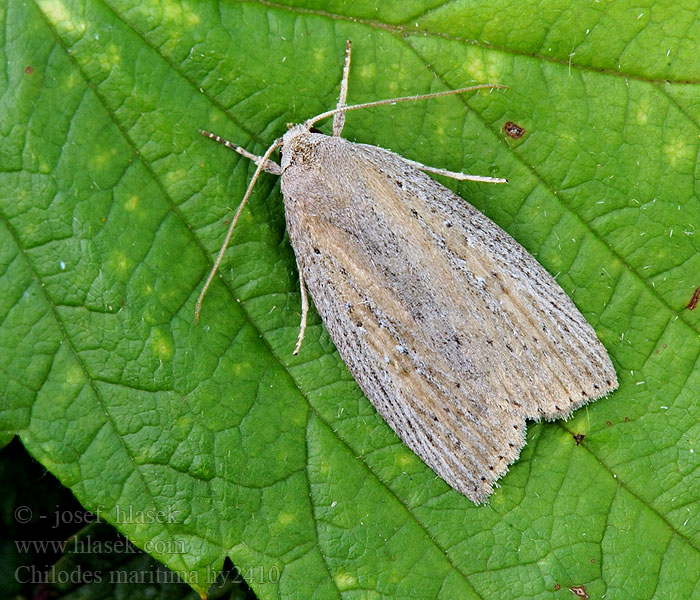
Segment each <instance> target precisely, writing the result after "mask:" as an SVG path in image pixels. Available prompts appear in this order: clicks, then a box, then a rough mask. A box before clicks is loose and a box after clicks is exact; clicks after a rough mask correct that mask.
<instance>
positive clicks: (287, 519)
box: [278, 512, 297, 527]
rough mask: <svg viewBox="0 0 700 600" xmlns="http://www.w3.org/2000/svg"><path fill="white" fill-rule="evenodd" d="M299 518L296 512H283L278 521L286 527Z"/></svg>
mask: <svg viewBox="0 0 700 600" xmlns="http://www.w3.org/2000/svg"><path fill="white" fill-rule="evenodd" d="M296 520H297V518H296V515H295V514H294V513H289V512H283V513H281V514H280V516H279V518H278V521H279V523H280V525H283V526H284V527H288V526H289V525H291V524H292V523H294V522H295V521H296Z"/></svg>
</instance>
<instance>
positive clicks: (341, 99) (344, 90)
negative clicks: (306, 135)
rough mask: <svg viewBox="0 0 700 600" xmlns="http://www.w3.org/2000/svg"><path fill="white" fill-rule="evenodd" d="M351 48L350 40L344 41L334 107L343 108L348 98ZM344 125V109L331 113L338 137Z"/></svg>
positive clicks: (335, 133) (334, 130)
mask: <svg viewBox="0 0 700 600" xmlns="http://www.w3.org/2000/svg"><path fill="white" fill-rule="evenodd" d="M351 50H352V43H351V42H350V40H348V41H347V42H345V64H344V65H343V78H342V79H341V80H340V94H339V95H338V104H336V105H335V107H336V108H343V107H345V106H347V104H346V102H347V100H348V77H349V76H350V54H351ZM344 125H345V111H344V110H343V111H340V112H337V113H335V114H334V115H333V135H334V136H335V137H338V136H339V135H340V134H341V133H342V132H343V126H344Z"/></svg>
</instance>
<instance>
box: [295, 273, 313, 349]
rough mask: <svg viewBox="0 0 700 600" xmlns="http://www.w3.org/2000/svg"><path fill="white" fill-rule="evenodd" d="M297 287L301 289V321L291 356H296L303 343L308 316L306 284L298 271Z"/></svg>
mask: <svg viewBox="0 0 700 600" xmlns="http://www.w3.org/2000/svg"><path fill="white" fill-rule="evenodd" d="M299 287H300V288H301V321H300V322H299V336H298V337H297V345H296V346H294V352H292V354H293V355H294V356H296V355H297V354H299V350H300V349H301V343H302V342H303V341H304V333H305V332H306V318H307V317H308V316H309V297H308V296H307V295H306V283H304V276H303V275H302V274H301V271H299Z"/></svg>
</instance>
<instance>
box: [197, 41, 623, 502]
mask: <svg viewBox="0 0 700 600" xmlns="http://www.w3.org/2000/svg"><path fill="white" fill-rule="evenodd" d="M349 69H350V44H349V42H348V46H347V50H346V56H345V66H344V69H343V77H342V80H341V86H340V97H339V100H338V104H337V106H336V108H335V109H333V110H330V111H327V112H325V113H322V114H320V115H317V116H315V117H313V118H311V119H309V120H307V121H306V122H304V123H302V124H299V125H295V126H292V127H291V128H290V129H289V130H288V131H287V132H286V133H285V134H284V135H283V137H281V138H279V139H277V140H275V142H274V143H273V144H272V145H271V146H270V147H269V148H268V149H267V151H266V152H265V153H264V155H263V156H256V155H254V154H251V153H250V152H248V151H247V150H245V149H243V148H241V147H240V146H237V145H236V144H233V143H231V142H228V141H226V140H224V139H222V138H220V137H219V136H217V135H215V134H212V133H209V132H205V131H202V133H203V134H204V135H206V136H208V137H210V138H213V139H215V140H217V141H219V142H221V143H223V144H224V145H226V146H228V147H229V148H232V149H234V150H236V151H237V152H239V153H240V154H242V155H243V156H246V157H247V158H250V159H251V160H253V161H255V163H256V164H257V169H256V172H255V175H254V176H253V178H252V180H251V182H250V185H249V187H248V190H247V191H246V194H245V196H244V198H243V200H242V202H241V204H240V206H239V207H238V210H237V212H236V215H235V217H234V219H233V220H232V222H231V226H230V228H229V231H228V233H227V235H226V239H225V241H224V243H223V245H222V248H221V250H220V252H219V255H218V258H217V260H216V262H215V264H214V267H213V268H212V270H211V272H210V274H209V277H208V279H207V281H206V283H205V285H204V288H203V290H202V293H201V295H200V297H199V299H198V301H197V308H196V319H198V317H199V312H200V310H201V305H202V300H203V298H204V294H205V292H206V290H207V288H208V286H209V284H210V283H211V280H212V278H213V277H214V274H215V273H216V270H217V268H218V266H219V264H220V262H221V260H222V258H223V255H224V251H225V249H226V247H227V245H228V243H229V240H230V238H231V235H232V232H233V228H234V227H235V225H236V222H237V220H238V217H239V216H240V214H241V211H242V209H243V207H244V205H245V203H246V201H247V199H248V197H249V196H250V192H251V190H252V187H253V185H254V184H255V181H256V180H257V178H258V177H259V175H260V173H261V172H262V171H267V172H268V173H272V174H274V175H280V176H281V178H282V180H281V189H282V195H283V197H284V207H285V218H286V223H287V230H288V233H289V239H290V242H291V245H292V247H293V249H294V253H295V255H296V262H297V266H298V269H299V279H300V285H301V300H302V318H301V326H300V331H299V339H298V341H297V347H296V348H295V353H296V352H298V351H299V347H300V345H301V341H302V339H303V337H304V328H305V325H306V316H307V313H308V300H307V296H306V289H307V288H308V290H309V292H310V293H311V297H312V298H313V301H314V304H315V306H316V309H317V311H318V313H319V314H320V316H321V318H322V320H323V322H324V324H325V326H326V328H327V330H328V333H329V334H330V336H331V339H332V340H333V342H334V343H335V346H336V348H337V349H338V352H339V353H340V356H341V357H342V359H343V360H344V361H345V364H346V365H347V367H348V369H349V370H350V372H351V373H352V374H353V376H354V378H355V380H356V381H357V383H358V384H359V386H360V388H361V389H362V390H363V392H364V393H365V394H366V396H367V398H369V400H370V401H371V402H372V404H373V405H374V406H375V407H376V409H377V411H378V412H379V414H380V415H381V416H382V417H383V418H384V419H385V420H386V422H387V423H388V424H389V425H390V426H391V427H392V429H393V430H394V431H395V432H396V433H397V434H398V436H399V437H400V438H401V440H403V442H404V443H405V444H406V445H407V446H408V447H409V448H411V449H412V450H413V451H414V452H415V453H416V454H417V455H418V456H419V457H420V458H421V459H422V460H423V461H424V462H425V463H426V464H427V465H428V466H430V467H431V468H432V469H433V470H434V471H435V473H436V474H437V475H438V476H440V477H441V478H442V479H443V480H445V481H446V482H447V483H448V484H449V485H450V486H452V487H453V488H454V489H456V490H458V491H459V492H461V493H462V494H464V495H465V496H467V497H468V498H470V499H471V500H472V501H473V502H475V503H477V504H479V503H482V502H484V501H485V500H486V499H487V498H488V496H489V495H490V494H491V492H492V490H493V486H494V484H495V482H496V481H497V480H498V479H499V478H500V477H501V476H502V475H503V474H504V473H506V471H507V470H508V466H509V465H510V464H511V463H512V462H513V461H514V460H515V459H516V458H517V457H518V455H519V453H520V450H521V448H522V447H523V445H524V443H525V429H526V419H533V420H539V419H547V420H552V419H558V418H567V417H568V416H569V415H570V414H571V413H572V411H574V410H575V409H576V408H578V407H580V406H582V405H584V404H586V403H587V402H590V401H591V400H594V399H596V398H599V397H601V396H604V395H606V394H608V393H610V392H611V391H612V390H614V389H615V388H616V387H617V378H616V375H615V369H614V367H613V365H612V362H611V361H610V358H609V357H608V354H607V352H606V350H605V348H604V347H603V345H602V344H601V342H600V341H599V340H598V338H597V337H596V334H595V332H594V331H593V328H592V327H591V326H590V325H589V324H588V323H587V322H586V320H585V319H584V317H583V316H582V315H581V313H580V312H579V311H578V309H577V308H576V306H575V305H574V303H573V302H572V301H571V300H570V299H569V297H568V296H567V295H566V294H565V293H564V291H563V290H562V289H561V288H560V287H559V285H558V284H557V283H556V281H555V280H554V278H553V277H551V276H550V275H549V273H547V271H545V269H544V268H543V267H542V266H540V264H539V263H538V262H537V261H536V260H535V259H534V258H533V257H532V256H531V255H530V254H528V252H527V251H526V250H525V249H524V248H523V247H522V246H521V245H520V244H518V243H517V242H516V241H515V240H514V239H513V238H512V237H511V236H509V235H508V234H507V233H506V232H505V231H503V230H502V229H501V228H500V227H498V226H497V225H496V224H495V223H493V222H492V221H491V220H489V219H488V218H487V217H485V216H484V215H483V214H481V213H480V212H479V211H478V210H476V209H475V208H473V207H472V206H470V205H469V204H467V203H466V202H465V201H464V200H463V199H462V198H460V197H459V196H457V195H455V194H454V193H453V192H452V191H450V190H448V189H447V188H446V187H444V186H443V185H441V184H440V183H438V182H437V181H436V180H434V179H433V178H431V177H429V176H428V175H426V173H425V172H426V171H427V172H431V173H438V174H441V175H446V176H449V177H455V178H457V179H469V180H476V181H484V182H493V183H502V182H505V180H504V179H495V178H490V177H480V176H473V175H466V174H462V173H452V172H449V171H444V170H442V169H435V168H432V167H427V166H425V165H421V164H420V163H416V162H414V161H411V160H407V159H405V158H402V157H401V156H398V155H397V154H394V153H393V152H390V151H388V150H385V149H383V148H379V147H376V146H369V145H365V144H358V143H352V142H349V141H347V140H345V139H343V138H342V137H340V134H341V132H342V129H343V125H344V119H345V113H346V112H347V111H349V110H356V109H359V108H365V107H368V106H377V105H381V104H389V103H396V102H403V101H408V100H421V99H423V100H425V99H429V98H435V97H438V96H442V95H447V94H455V93H463V92H465V91H469V90H474V89H480V88H484V87H490V88H493V87H503V86H498V85H495V84H487V85H479V86H473V87H471V88H463V89H460V90H449V91H447V92H438V93H434V94H425V95H422V96H413V97H405V98H395V99H390V100H381V101H378V102H369V103H364V104H358V105H352V106H348V105H346V99H347V83H348V75H349ZM331 116H332V117H333V135H331V136H327V135H324V134H322V133H318V132H316V131H315V130H313V125H314V124H315V123H317V122H318V121H320V120H322V119H325V118H328V117H331ZM278 147H279V148H281V163H280V164H278V163H276V162H274V161H272V160H271V159H270V156H271V155H272V153H273V152H274V150H275V149H277V148H278Z"/></svg>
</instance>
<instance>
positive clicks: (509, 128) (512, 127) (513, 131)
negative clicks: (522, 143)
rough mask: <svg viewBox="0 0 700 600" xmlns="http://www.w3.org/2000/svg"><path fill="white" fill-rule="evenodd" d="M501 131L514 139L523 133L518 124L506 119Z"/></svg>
mask: <svg viewBox="0 0 700 600" xmlns="http://www.w3.org/2000/svg"><path fill="white" fill-rule="evenodd" d="M503 131H505V132H506V135H507V136H509V137H512V138H513V139H515V140H517V139H518V138H521V137H523V135H525V130H524V129H523V128H522V127H520V125H518V124H517V123H513V121H508V122H507V123H506V124H505V125H504V126H503Z"/></svg>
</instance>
